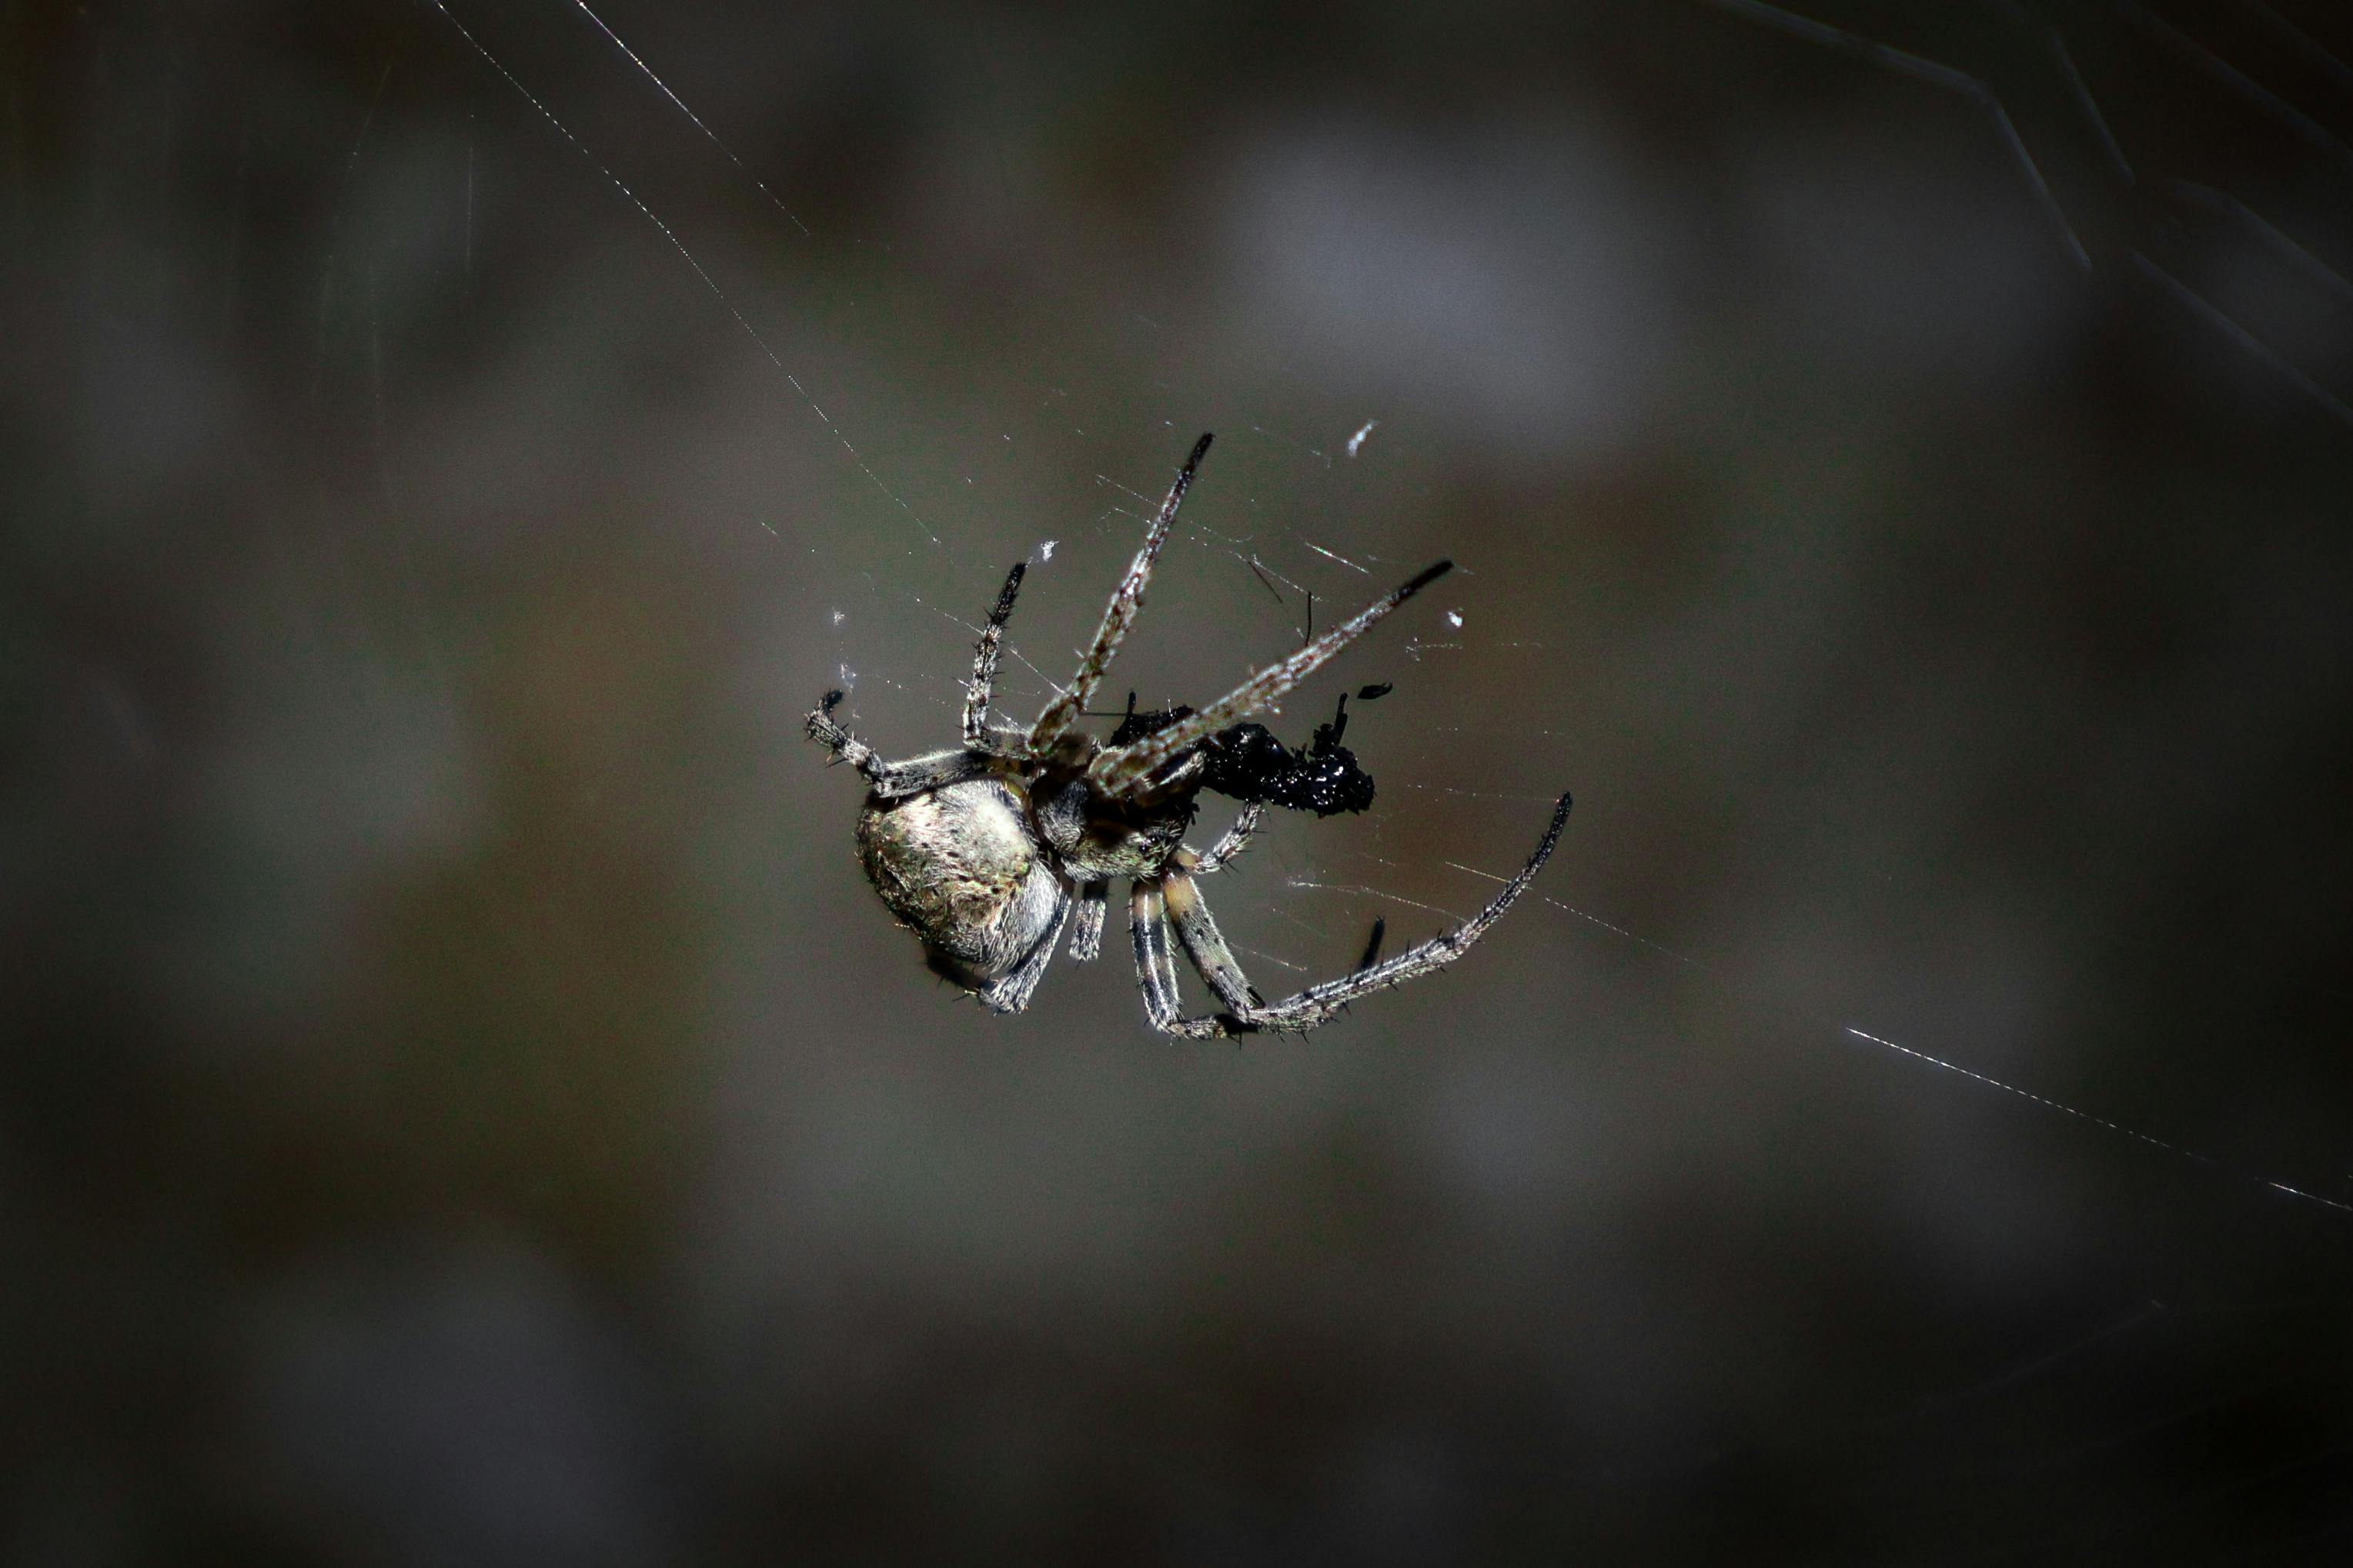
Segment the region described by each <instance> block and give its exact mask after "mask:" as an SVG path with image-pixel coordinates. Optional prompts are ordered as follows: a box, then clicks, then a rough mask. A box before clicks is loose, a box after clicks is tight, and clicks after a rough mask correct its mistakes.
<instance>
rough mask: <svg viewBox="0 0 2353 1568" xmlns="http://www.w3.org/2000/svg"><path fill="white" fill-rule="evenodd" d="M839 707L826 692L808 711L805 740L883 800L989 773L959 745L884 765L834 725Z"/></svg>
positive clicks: (983, 760)
mask: <svg viewBox="0 0 2353 1568" xmlns="http://www.w3.org/2000/svg"><path fill="white" fill-rule="evenodd" d="M840 705H841V694H840V693H839V692H828V693H827V694H825V695H824V696H823V697H822V698H820V699H819V700H818V705H817V706H815V707H813V708H811V709H809V711H808V721H807V726H806V727H807V730H808V737H809V738H810V739H811V740H813V741H816V742H817V743H818V745H819V746H822V747H825V748H826V749H827V750H828V751H830V752H832V753H833V759H834V760H835V761H836V762H847V763H849V765H850V766H851V767H852V768H856V769H858V771H859V773H860V776H861V777H863V778H864V779H865V780H866V783H867V786H868V788H870V789H872V790H873V791H874V793H875V794H876V795H878V796H880V797H881V798H882V799H883V800H904V799H906V798H907V797H908V796H910V795H920V794H922V793H923V791H924V790H926V789H944V788H945V787H946V786H948V785H950V784H961V783H963V782H964V781H965V779H978V778H982V777H984V776H985V775H987V772H988V770H989V767H988V758H987V757H985V756H982V755H979V754H977V753H975V752H972V751H968V750H966V749H965V747H961V746H959V747H955V748H953V749H952V750H948V751H934V752H927V753H925V754H924V755H923V756H922V757H914V758H908V759H907V760H906V761H904V762H885V761H883V760H882V758H881V757H879V756H878V755H876V753H875V750H874V748H873V747H871V746H869V745H867V744H866V743H865V742H864V741H862V740H860V739H859V738H858V737H857V736H854V735H852V734H850V733H849V731H848V730H846V729H844V728H842V727H841V726H839V724H836V723H835V722H834V719H833V710H834V709H835V708H837V707H839V706H840Z"/></svg>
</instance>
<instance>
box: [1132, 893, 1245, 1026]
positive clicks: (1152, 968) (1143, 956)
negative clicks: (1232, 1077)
mask: <svg viewBox="0 0 2353 1568" xmlns="http://www.w3.org/2000/svg"><path fill="white" fill-rule="evenodd" d="M1127 929H1128V935H1129V936H1131V937H1132V938H1134V941H1135V980H1136V984H1137V985H1138V986H1140V987H1141V988H1142V989H1143V991H1144V1012H1145V1017H1147V1018H1149V1019H1151V1020H1152V1027H1154V1028H1155V1029H1157V1030H1159V1031H1160V1032H1161V1033H1165V1034H1185V1035H1189V1036H1190V1037H1192V1038H1193V1039H1196V1040H1210V1039H1215V1038H1216V1037H1217V1036H1218V1035H1219V1034H1220V1033H1223V1031H1222V1030H1220V1029H1219V1028H1217V1027H1216V1026H1215V1025H1216V1022H1217V1021H1216V1020H1215V1019H1212V1020H1210V1021H1209V1022H1210V1024H1211V1027H1209V1028H1208V1029H1202V1028H1198V1027H1192V1028H1188V1027H1187V1024H1188V1023H1189V1022H1191V1021H1190V1020H1187V1018H1186V1017H1185V1016H1184V1013H1185V1004H1184V1003H1183V1001H1180V1000H1179V999H1178V996H1177V992H1176V960H1175V959H1173V958H1171V957H1170V955H1169V951H1168V910H1167V907H1166V905H1165V904H1164V903H1163V901H1162V899H1161V895H1160V883H1159V880H1158V879H1157V878H1155V877H1148V876H1147V877H1138V878H1137V879H1136V880H1135V881H1134V882H1133V883H1131V884H1129V885H1128V890H1127Z"/></svg>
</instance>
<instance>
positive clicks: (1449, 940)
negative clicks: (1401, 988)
mask: <svg viewBox="0 0 2353 1568" xmlns="http://www.w3.org/2000/svg"><path fill="white" fill-rule="evenodd" d="M1568 808H1569V798H1568V797H1567V795H1563V796H1562V797H1561V798H1560V803H1559V804H1558V805H1556V806H1555V807H1554V808H1553V812H1552V821H1551V822H1549V823H1548V824H1546V828H1545V833H1544V838H1543V840H1542V841H1541V842H1538V843H1537V845H1536V851H1535V853H1534V854H1532V855H1530V856H1529V857H1528V863H1527V864H1526V865H1525V866H1523V867H1521V868H1520V874H1518V875H1517V876H1514V877H1513V878H1512V880H1511V881H1509V882H1507V883H1505V884H1504V888H1503V891H1502V892H1500V893H1498V894H1496V895H1495V897H1494V900H1493V902H1492V903H1490V904H1489V905H1488V906H1487V907H1485V908H1484V909H1482V910H1481V911H1479V913H1478V914H1476V915H1473V916H1472V917H1471V918H1470V919H1468V920H1465V921H1464V922H1463V923H1462V924H1461V925H1460V926H1457V927H1455V928H1454V929H1453V930H1451V931H1448V932H1445V933H1443V934H1442V935H1440V936H1436V937H1432V938H1430V940H1429V941H1427V942H1424V943H1422V944H1421V945H1420V946H1419V947H1415V948H1407V949H1406V950H1405V951H1404V952H1402V953H1399V954H1398V955H1397V956H1396V957H1395V958H1391V959H1382V960H1381V961H1380V962H1378V963H1376V964H1368V965H1366V967H1365V968H1363V969H1358V970H1356V972H1355V973H1353V974H1350V975H1345V976H1344V977H1342V978H1341V979H1339V980H1325V981H1324V982H1323V983H1322V984H1320V985H1311V986H1309V987H1308V988H1307V989H1306V990H1305V991H1300V992H1298V993H1297V994H1296V995H1293V996H1287V997H1284V998H1283V999H1282V1001H1275V1002H1270V1003H1268V1004H1267V1005H1266V1006H1264V1007H1261V1008H1258V1009H1256V1010H1255V1011H1253V1012H1251V1013H1250V1014H1248V1015H1246V1016H1245V1018H1244V1022H1247V1023H1249V1024H1250V1025H1251V1026H1253V1027H1255V1028H1260V1029H1313V1028H1314V1027H1315V1026H1316V1025H1317V1024H1319V1023H1322V1022H1326V1021H1327V1020H1329V1019H1330V1018H1331V1016H1332V1015H1333V1014H1334V1013H1335V1012H1339V1011H1340V1009H1342V1008H1343V1007H1345V1006H1346V1005H1347V1004H1348V1003H1349V1002H1352V1001H1356V998H1358V997H1360V996H1364V995H1366V994H1368V993H1369V992H1372V991H1380V990H1383V989H1385V988H1387V987H1389V986H1395V985H1403V984H1404V983H1405V982H1406V981H1408V980H1419V978H1421V977H1422V976H1423V975H1426V974H1433V973H1435V972H1436V971H1438V970H1440V969H1444V968H1445V967H1446V966H1447V965H1449V964H1451V963H1452V962H1453V961H1454V960H1455V959H1459V958H1461V956H1462V955H1463V954H1464V953H1466V952H1469V951H1470V950H1471V945H1472V943H1474V942H1476V941H1477V940H1478V939H1479V938H1482V937H1483V936H1485V935H1486V934H1487V928H1488V927H1491V926H1493V924H1494V923H1495V922H1496V921H1498V920H1500V919H1502V918H1503V917H1504V910H1506V909H1509V908H1510V907H1511V906H1512V905H1513V903H1514V901H1515V900H1517V899H1518V897H1519V896H1520V895H1521V894H1523V893H1525V892H1526V891H1527V889H1528V884H1529V883H1531V882H1534V881H1535V876H1536V873H1537V872H1539V871H1542V870H1543V869H1544V863H1545V862H1546V860H1548V859H1550V858H1551V856H1552V852H1553V846H1554V845H1556V844H1557V843H1559V842H1560V835H1561V830H1562V829H1564V828H1566V827H1567V825H1568Z"/></svg>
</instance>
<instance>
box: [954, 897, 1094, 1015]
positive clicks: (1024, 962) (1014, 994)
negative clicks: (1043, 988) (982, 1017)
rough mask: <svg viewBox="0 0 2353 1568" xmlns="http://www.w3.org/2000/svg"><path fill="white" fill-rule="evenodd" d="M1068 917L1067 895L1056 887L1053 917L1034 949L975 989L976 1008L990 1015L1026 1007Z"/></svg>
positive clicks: (1058, 941)
mask: <svg viewBox="0 0 2353 1568" xmlns="http://www.w3.org/2000/svg"><path fill="white" fill-rule="evenodd" d="M1070 918H1071V895H1070V892H1069V890H1068V889H1066V888H1061V887H1057V888H1056V889H1055V895H1054V916H1053V921H1052V923H1051V924H1050V925H1049V926H1048V927H1046V933H1045V935H1044V936H1042V937H1039V938H1038V944H1037V946H1035V947H1033V948H1030V949H1029V952H1028V953H1027V954H1026V955H1024V957H1023V958H1022V959H1021V961H1020V962H1019V963H1018V964H1016V965H1015V966H1014V967H1013V968H1012V969H1011V970H1010V971H1008V972H1007V973H1005V974H1002V975H999V976H998V977H997V979H995V980H990V981H988V982H987V984H985V985H982V986H979V987H978V988H976V990H975V991H974V994H975V995H976V996H977V997H979V998H980V1005H981V1006H983V1007H985V1008H987V1009H988V1011H989V1012H1020V1011H1021V1010H1022V1009H1023V1008H1025V1007H1027V1006H1029V998H1030V997H1031V996H1032V995H1033V994H1035V993H1036V991H1037V990H1038V982H1039V980H1044V979H1045V978H1046V967H1047V966H1048V965H1049V964H1050V963H1052V962H1053V960H1054V948H1055V947H1056V946H1057V945H1058V944H1059V943H1060V940H1061V936H1062V927H1063V926H1064V925H1066V924H1067V923H1068V922H1069V920H1070Z"/></svg>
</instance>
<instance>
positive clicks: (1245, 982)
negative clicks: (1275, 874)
mask: <svg viewBox="0 0 2353 1568" xmlns="http://www.w3.org/2000/svg"><path fill="white" fill-rule="evenodd" d="M1160 897H1161V902H1162V903H1163V904H1164V905H1166V907H1167V910H1168V918H1169V921H1170V923H1171V924H1173V925H1174V926H1175V927H1176V940H1177V942H1178V943H1179V944H1180V945H1181V946H1182V947H1183V948H1184V949H1185V956H1186V957H1187V959H1191V960H1192V961H1193V967H1194V969H1198V970H1199V971H1200V975H1201V979H1202V980H1203V981H1204V982H1205V983H1207V984H1208V988H1209V990H1210V991H1211V992H1212V993H1214V994H1215V995H1216V997H1217V999H1218V1000H1219V1001H1221V1002H1224V1003H1225V1004H1226V1011H1227V1012H1230V1013H1232V1014H1233V1015H1234V1016H1235V1017H1236V1018H1243V1017H1246V1016H1248V1015H1249V1014H1250V1012H1253V1011H1255V1010H1256V1009H1257V1008H1258V1007H1259V1006H1260V1005H1261V1003H1263V1002H1264V1001H1265V1000H1266V999H1265V998H1264V997H1262V996H1261V995H1259V993H1258V991H1257V989H1256V988H1255V987H1253V986H1252V985H1251V984H1250V977H1249V976H1248V975H1246V974H1244V973H1242V966H1241V963H1240V960H1239V959H1236V958H1235V957H1234V951H1233V949H1232V948H1229V947H1227V946H1226V938H1224V937H1223V936H1222V935H1220V934H1219V930H1218V923H1217V922H1216V921H1215V920H1213V919H1211V918H1210V917H1209V906H1208V903H1207V902H1206V901H1205V900H1204V899H1203V898H1202V897H1201V892H1200V889H1199V888H1198V887H1196V886H1195V885H1193V879H1192V878H1191V877H1189V876H1187V875H1185V874H1183V873H1181V872H1179V873H1177V874H1176V875H1173V876H1166V877H1163V878H1162V879H1161V883H1160Z"/></svg>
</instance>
